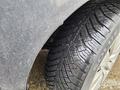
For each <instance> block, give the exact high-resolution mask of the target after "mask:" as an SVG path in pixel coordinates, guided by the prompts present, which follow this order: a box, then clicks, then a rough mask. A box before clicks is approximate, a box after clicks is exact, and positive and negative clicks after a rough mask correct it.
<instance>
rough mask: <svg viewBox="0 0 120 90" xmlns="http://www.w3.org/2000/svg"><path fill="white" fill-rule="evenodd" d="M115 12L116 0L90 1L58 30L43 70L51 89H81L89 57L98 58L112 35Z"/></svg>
mask: <svg viewBox="0 0 120 90" xmlns="http://www.w3.org/2000/svg"><path fill="white" fill-rule="evenodd" d="M119 13H120V0H96V1H94V0H92V1H89V2H87V3H86V4H85V5H83V6H82V7H81V8H79V9H78V10H77V11H76V12H75V13H73V14H72V15H71V16H70V17H69V18H68V19H67V20H66V21H65V22H64V24H63V25H62V26H60V27H59V28H58V30H57V31H58V32H57V33H56V36H55V38H54V42H53V45H52V47H51V49H50V51H49V54H48V60H47V63H46V67H45V75H46V80H47V84H48V86H49V88H50V89H51V90H81V88H82V86H83V83H84V80H85V78H86V76H87V75H88V72H89V70H90V68H91V65H92V63H93V62H94V60H93V59H92V58H93V57H95V56H96V57H97V56H99V53H100V52H99V51H100V50H102V49H104V46H105V45H103V44H104V43H103V42H108V41H109V38H108V36H110V35H112V34H113V33H114V32H115V31H111V28H110V25H111V24H113V26H114V24H115V23H116V21H114V17H118V18H119ZM112 41H113V40H112ZM108 46H109V45H108ZM96 60H97V59H96Z"/></svg>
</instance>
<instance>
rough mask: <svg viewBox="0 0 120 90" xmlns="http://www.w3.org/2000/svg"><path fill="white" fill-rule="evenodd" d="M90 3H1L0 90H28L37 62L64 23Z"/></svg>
mask: <svg viewBox="0 0 120 90" xmlns="http://www.w3.org/2000/svg"><path fill="white" fill-rule="evenodd" d="M87 1H88V0H0V90H26V82H27V78H28V76H29V72H30V70H31V67H32V65H33V63H34V61H35V58H36V56H37V54H38V53H39V51H40V50H41V48H42V47H43V45H44V44H45V42H46V41H47V40H48V38H49V37H50V36H51V35H52V33H53V32H54V31H55V30H56V29H57V27H58V26H60V25H61V24H62V23H63V21H64V20H65V19H66V18H67V17H68V16H70V15H71V14H72V13H73V12H74V11H75V10H76V9H78V8H79V7H80V6H82V5H83V4H84V3H85V2H87Z"/></svg>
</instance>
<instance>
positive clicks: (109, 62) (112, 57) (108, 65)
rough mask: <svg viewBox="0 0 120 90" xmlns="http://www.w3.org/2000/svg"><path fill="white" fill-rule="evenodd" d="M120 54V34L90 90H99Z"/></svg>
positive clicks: (97, 72) (108, 52)
mask: <svg viewBox="0 0 120 90" xmlns="http://www.w3.org/2000/svg"><path fill="white" fill-rule="evenodd" d="M119 53H120V33H119V35H118V36H117V37H116V39H115V40H114V42H113V44H112V45H111V46H110V48H109V50H108V51H107V53H106V55H105V57H104V59H103V61H102V62H101V63H100V65H99V67H98V69H97V71H96V74H95V76H94V78H93V81H92V83H91V85H90V88H89V90H98V89H99V88H100V86H101V84H102V83H103V81H104V80H105V78H106V77H107V75H108V73H109V72H110V70H111V69H112V66H113V65H114V63H115V62H116V60H117V57H118V55H119Z"/></svg>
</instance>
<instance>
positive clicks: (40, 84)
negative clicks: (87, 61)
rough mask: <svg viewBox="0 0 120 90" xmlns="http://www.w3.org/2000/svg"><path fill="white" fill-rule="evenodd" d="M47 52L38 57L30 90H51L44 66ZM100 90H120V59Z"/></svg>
mask: <svg viewBox="0 0 120 90" xmlns="http://www.w3.org/2000/svg"><path fill="white" fill-rule="evenodd" d="M46 57H47V51H46V50H44V51H42V52H40V54H39V55H38V57H37V59H36V61H35V63H34V65H33V69H32V70H31V74H30V77H29V81H28V83H29V86H28V87H29V89H28V90H49V89H48V88H47V86H46V82H45V79H44V64H45V62H46ZM100 90H120V57H119V59H118V60H117V62H116V63H115V65H114V67H113V69H112V71H111V72H110V74H109V76H108V77H107V79H106V80H105V82H104V83H103V84H102V87H101V88H100Z"/></svg>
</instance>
